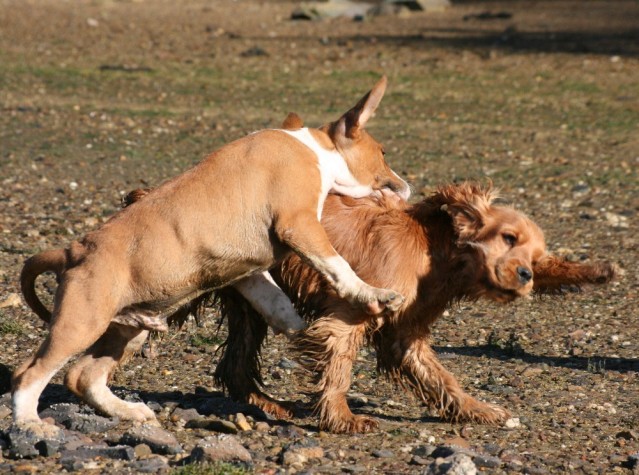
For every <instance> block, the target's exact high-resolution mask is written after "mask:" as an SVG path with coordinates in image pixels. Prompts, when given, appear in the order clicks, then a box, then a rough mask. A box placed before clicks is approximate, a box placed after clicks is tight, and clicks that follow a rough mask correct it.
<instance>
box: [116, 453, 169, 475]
mask: <svg viewBox="0 0 639 475" xmlns="http://www.w3.org/2000/svg"><path fill="white" fill-rule="evenodd" d="M127 467H129V468H131V469H133V471H134V472H135V473H164V472H168V471H169V468H170V467H169V463H168V461H167V460H166V459H165V458H164V457H162V456H160V455H153V456H151V457H147V458H145V459H142V460H135V461H133V462H131V463H129V464H128V465H127Z"/></svg>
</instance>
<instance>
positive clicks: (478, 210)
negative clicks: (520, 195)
mask: <svg viewBox="0 0 639 475" xmlns="http://www.w3.org/2000/svg"><path fill="white" fill-rule="evenodd" d="M440 194H441V196H442V197H443V204H442V206H441V209H442V210H443V211H445V212H446V213H448V214H449V215H450V217H451V219H452V222H453V227H454V229H455V234H456V239H457V245H458V246H460V247H471V248H472V249H474V251H475V252H476V255H478V256H479V257H480V259H479V263H478V264H477V269H476V271H477V272H478V275H480V278H479V279H478V281H479V285H480V286H481V287H482V288H481V289H477V291H478V294H479V295H483V296H485V297H488V298H491V299H493V300H497V301H500V302H509V301H511V300H514V299H515V298H517V297H521V296H524V295H528V294H529V293H530V292H531V291H532V290H533V285H534V282H533V280H534V272H533V269H534V267H535V265H536V264H537V262H538V261H540V260H541V259H542V258H543V257H544V256H545V255H546V243H545V241H544V235H543V233H542V231H541V229H540V228H539V227H538V226H537V225H536V224H535V223H534V222H533V221H531V220H530V219H529V218H528V217H526V216H525V215H524V214H523V213H520V212H518V211H516V210H515V209H513V208H511V207H508V206H497V205H495V204H494V203H493V202H494V199H495V194H494V193H493V191H492V190H491V189H490V188H482V187H480V186H479V185H476V184H470V183H465V184H462V185H459V186H448V187H444V188H442V189H440Z"/></svg>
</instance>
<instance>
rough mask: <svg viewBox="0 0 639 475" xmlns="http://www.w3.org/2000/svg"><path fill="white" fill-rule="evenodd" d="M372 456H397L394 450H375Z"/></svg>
mask: <svg viewBox="0 0 639 475" xmlns="http://www.w3.org/2000/svg"><path fill="white" fill-rule="evenodd" d="M372 454H373V457H377V458H391V457H394V456H395V454H394V453H393V451H392V450H386V449H377V450H373V452H372Z"/></svg>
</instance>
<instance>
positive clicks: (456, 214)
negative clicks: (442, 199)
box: [441, 204, 484, 244]
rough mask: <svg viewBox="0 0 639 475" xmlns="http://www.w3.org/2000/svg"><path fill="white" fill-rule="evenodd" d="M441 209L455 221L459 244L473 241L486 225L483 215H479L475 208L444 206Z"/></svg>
mask: <svg viewBox="0 0 639 475" xmlns="http://www.w3.org/2000/svg"><path fill="white" fill-rule="evenodd" d="M441 209H442V211H445V212H446V213H448V215H449V216H450V217H451V218H452V219H453V228H454V229H455V234H456V235H457V243H458V244H465V243H467V242H468V241H471V240H472V239H473V238H474V237H475V236H476V235H477V233H478V232H479V230H480V229H481V228H482V226H483V225H484V221H483V219H482V216H481V213H478V212H477V210H476V209H475V208H472V207H466V206H456V205H447V204H446V205H442V208H441Z"/></svg>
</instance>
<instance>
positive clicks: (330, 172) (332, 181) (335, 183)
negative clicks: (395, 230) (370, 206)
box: [280, 127, 373, 219]
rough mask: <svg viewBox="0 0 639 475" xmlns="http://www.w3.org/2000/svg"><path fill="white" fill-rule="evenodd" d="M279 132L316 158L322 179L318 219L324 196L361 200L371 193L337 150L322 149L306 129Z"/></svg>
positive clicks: (368, 187) (369, 187)
mask: <svg viewBox="0 0 639 475" xmlns="http://www.w3.org/2000/svg"><path fill="white" fill-rule="evenodd" d="M280 130H281V132H285V133H287V134H289V135H290V136H291V137H293V138H295V139H297V140H299V141H300V142H302V143H303V144H304V145H306V146H307V147H308V148H310V149H311V151H312V152H313V153H314V154H315V156H316V157H317V166H318V167H319V170H320V175H321V177H322V191H321V193H320V197H319V203H318V208H317V218H318V219H320V218H321V216H322V208H323V206H324V200H325V199H326V195H328V193H330V192H331V191H332V192H334V193H338V194H340V195H346V196H352V197H353V198H362V197H364V196H368V195H370V194H371V193H372V192H373V189H372V187H371V186H370V185H362V184H361V183H359V182H358V181H357V179H356V178H355V177H354V176H353V174H352V173H351V171H350V170H349V169H348V165H346V161H345V160H344V157H342V155H340V153H339V152H338V151H337V150H327V149H325V148H324V147H322V146H321V145H320V144H319V143H318V142H317V140H315V138H314V137H313V135H312V134H311V132H310V131H309V130H308V128H307V127H304V128H303V129H299V130H282V129H280Z"/></svg>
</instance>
